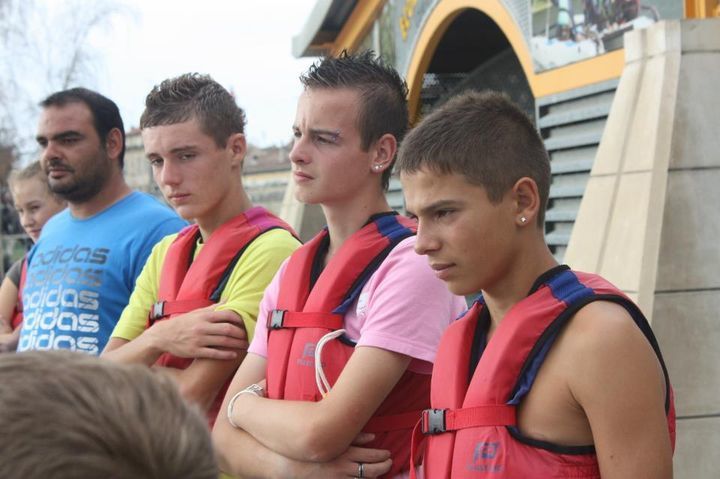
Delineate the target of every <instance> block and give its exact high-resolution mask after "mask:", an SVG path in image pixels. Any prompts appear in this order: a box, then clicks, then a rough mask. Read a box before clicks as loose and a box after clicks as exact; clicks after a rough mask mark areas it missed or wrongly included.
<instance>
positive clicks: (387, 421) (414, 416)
mask: <svg viewBox="0 0 720 479" xmlns="http://www.w3.org/2000/svg"><path fill="white" fill-rule="evenodd" d="M422 413H423V411H420V410H417V411H410V412H406V413H402V414H392V415H389V416H376V417H373V418H371V419H370V420H369V421H368V423H367V424H366V425H365V427H364V428H363V431H364V432H372V433H377V432H387V431H399V430H402V429H412V428H413V427H414V426H415V424H417V422H418V419H419V418H420V416H421V415H422Z"/></svg>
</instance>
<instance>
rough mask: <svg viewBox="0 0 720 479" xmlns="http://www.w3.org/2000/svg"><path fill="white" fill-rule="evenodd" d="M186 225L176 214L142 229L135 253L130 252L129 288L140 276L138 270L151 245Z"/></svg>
mask: <svg viewBox="0 0 720 479" xmlns="http://www.w3.org/2000/svg"><path fill="white" fill-rule="evenodd" d="M185 226H187V222H186V221H184V220H183V219H181V218H179V217H178V216H169V217H168V218H166V219H164V220H162V221H158V222H157V223H156V224H155V226H154V227H153V228H151V229H149V230H145V231H143V234H144V237H143V238H142V239H141V241H139V242H138V244H139V247H138V250H137V251H136V252H135V254H131V257H132V258H133V263H132V265H131V268H130V275H131V278H130V290H131V291H132V290H133V289H134V288H135V280H136V279H137V277H138V276H140V272H141V271H142V269H143V267H144V266H145V262H146V261H147V259H148V256H150V252H151V251H152V249H153V247H154V246H155V245H156V244H157V243H158V242H159V241H160V240H161V239H163V238H164V237H165V236H167V235H171V234H174V233H177V232H178V231H180V230H181V229H183V228H184V227H185Z"/></svg>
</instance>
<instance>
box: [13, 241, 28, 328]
mask: <svg viewBox="0 0 720 479" xmlns="http://www.w3.org/2000/svg"><path fill="white" fill-rule="evenodd" d="M26 278H27V255H26V256H25V257H24V258H23V260H22V268H20V282H19V283H18V293H17V301H16V302H15V310H14V311H13V315H12V319H11V320H10V326H11V327H12V329H13V331H14V330H15V329H16V328H17V327H18V326H20V325H21V324H22V322H23V302H22V292H23V288H25V279H26Z"/></svg>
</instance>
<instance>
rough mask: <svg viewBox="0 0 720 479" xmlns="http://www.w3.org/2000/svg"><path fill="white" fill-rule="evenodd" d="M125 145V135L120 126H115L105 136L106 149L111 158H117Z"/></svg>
mask: <svg viewBox="0 0 720 479" xmlns="http://www.w3.org/2000/svg"><path fill="white" fill-rule="evenodd" d="M122 146H123V135H122V133H121V132H120V129H119V128H113V129H112V130H110V131H109V132H108V134H107V137H106V138H105V151H106V152H107V154H108V156H109V157H110V158H113V159H115V160H117V159H118V158H119V157H120V152H121V151H122Z"/></svg>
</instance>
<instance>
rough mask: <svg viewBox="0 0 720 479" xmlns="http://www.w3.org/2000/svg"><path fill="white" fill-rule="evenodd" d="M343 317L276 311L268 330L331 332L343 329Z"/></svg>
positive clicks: (339, 315)
mask: <svg viewBox="0 0 720 479" xmlns="http://www.w3.org/2000/svg"><path fill="white" fill-rule="evenodd" d="M342 327H343V315H342V314H334V313H312V312H303V311H286V310H283V309H274V310H273V311H272V312H271V313H270V316H268V319H267V328H268V330H270V329H283V328H323V329H329V330H331V331H334V330H337V329H342Z"/></svg>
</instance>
